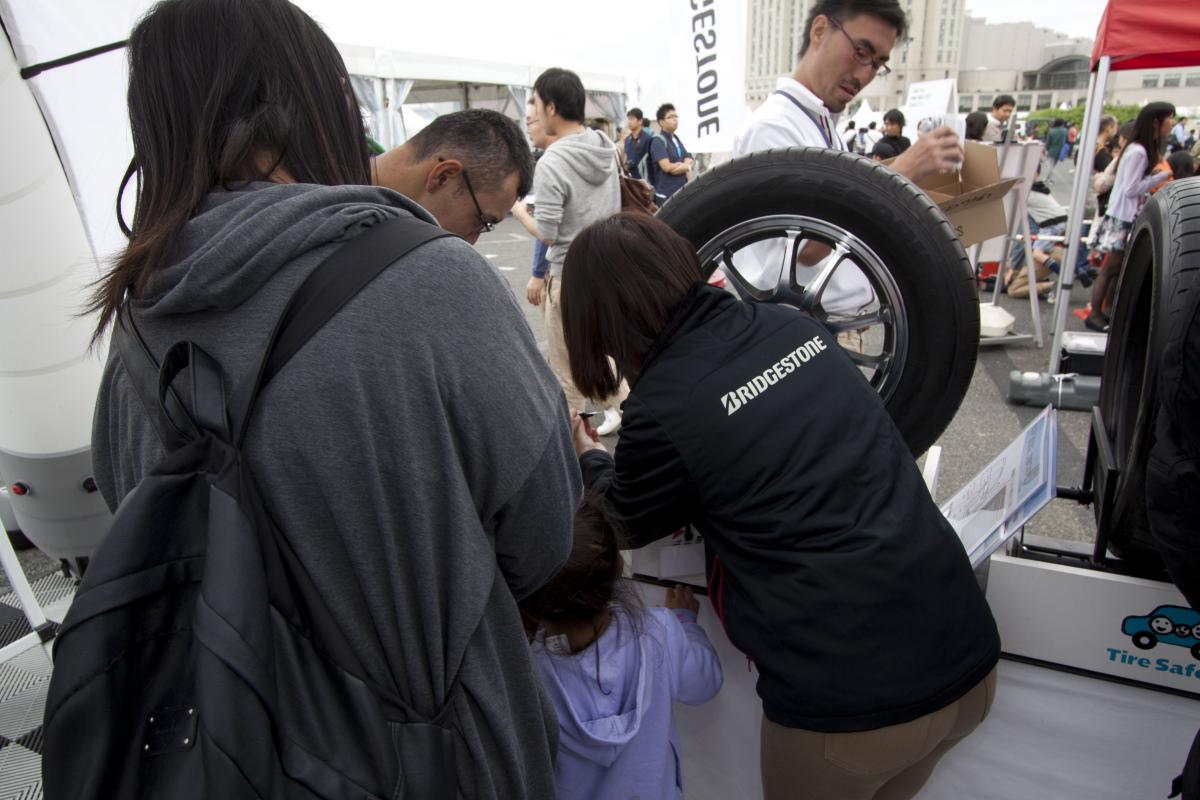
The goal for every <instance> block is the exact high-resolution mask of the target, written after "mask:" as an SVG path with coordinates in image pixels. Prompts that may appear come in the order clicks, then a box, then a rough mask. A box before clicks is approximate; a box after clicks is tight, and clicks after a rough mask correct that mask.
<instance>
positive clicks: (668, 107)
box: [654, 103, 675, 122]
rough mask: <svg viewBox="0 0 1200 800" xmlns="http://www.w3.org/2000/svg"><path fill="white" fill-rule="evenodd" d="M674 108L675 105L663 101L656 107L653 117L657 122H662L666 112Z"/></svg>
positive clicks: (668, 112)
mask: <svg viewBox="0 0 1200 800" xmlns="http://www.w3.org/2000/svg"><path fill="white" fill-rule="evenodd" d="M674 110H675V106H673V105H671V104H670V103H663V104H662V105H661V106H659V107H658V111H656V112H654V118H655V119H656V120H658V121H659V122H662V121H663V120H664V119H666V118H667V114H670V113H671V112H672V111H674Z"/></svg>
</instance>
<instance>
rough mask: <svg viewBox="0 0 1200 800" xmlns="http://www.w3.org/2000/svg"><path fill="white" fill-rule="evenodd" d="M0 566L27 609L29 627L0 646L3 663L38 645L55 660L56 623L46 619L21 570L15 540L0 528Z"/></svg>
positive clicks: (26, 615) (24, 608)
mask: <svg viewBox="0 0 1200 800" xmlns="http://www.w3.org/2000/svg"><path fill="white" fill-rule="evenodd" d="M0 567H2V568H3V569H4V574H5V575H6V576H8V583H9V585H10V586H12V589H13V593H14V594H15V595H16V596H17V600H18V601H19V602H20V603H21V611H23V612H24V614H25V620H26V621H27V622H28V623H29V629H30V630H29V633H27V634H25V635H24V636H22V637H21V638H20V639H17V640H16V641H15V642H12V643H10V644H8V645H6V646H5V647H0V664H3V663H4V662H6V661H8V660H9V659H10V658H14V657H16V656H18V655H20V654H21V653H24V652H25V651H26V650H28V649H29V648H31V647H35V646H37V645H39V644H40V645H41V646H42V649H43V651H44V652H45V653H46V658H50V659H52V658H53V650H52V645H53V640H54V633H55V630H56V629H55V627H54V623H52V622H50V621H49V620H48V619H46V615H45V613H43V612H42V607H41V605H39V604H38V601H37V597H36V596H35V595H34V593H33V589H32V588H31V587H30V586H29V580H28V579H27V578H26V577H25V571H24V570H23V569H21V562H20V561H19V560H17V554H16V551H14V550H13V546H12V542H10V541H9V540H8V534H7V533H5V532H4V531H3V530H0Z"/></svg>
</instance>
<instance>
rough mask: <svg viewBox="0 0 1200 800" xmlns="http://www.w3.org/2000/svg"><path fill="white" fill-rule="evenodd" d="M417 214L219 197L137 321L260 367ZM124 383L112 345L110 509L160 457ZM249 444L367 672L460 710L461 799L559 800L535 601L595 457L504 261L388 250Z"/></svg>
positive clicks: (279, 515)
mask: <svg viewBox="0 0 1200 800" xmlns="http://www.w3.org/2000/svg"><path fill="white" fill-rule="evenodd" d="M407 214H412V215H415V216H418V217H421V218H424V219H427V220H430V221H432V218H431V217H430V216H429V215H428V214H427V213H426V212H425V211H424V210H423V209H421V208H420V207H419V206H417V205H416V204H414V203H411V202H410V201H408V200H406V199H405V198H403V197H401V196H400V195H398V194H396V193H394V192H391V191H389V190H386V189H378V188H371V187H361V186H341V187H318V186H307V185H296V184H293V185H275V184H263V183H258V184H251V185H250V186H248V187H246V188H244V189H239V190H236V191H228V192H214V193H213V194H212V195H210V196H209V198H208V200H207V202H206V204H205V206H204V207H203V208H202V209H201V210H200V212H199V213H198V214H197V215H196V216H195V217H194V218H193V219H192V220H191V221H189V222H188V223H187V225H186V226H185V227H184V229H183V231H182V234H181V235H180V237H179V240H178V242H177V245H176V247H175V249H174V251H173V255H172V258H171V263H170V264H169V265H167V266H165V267H163V268H162V269H160V270H159V271H158V272H156V273H155V275H154V277H153V279H152V281H151V283H150V285H149V287H148V289H147V291H146V293H145V296H144V299H142V300H141V301H139V302H137V303H135V304H134V311H133V313H134V316H135V317H136V319H137V321H138V323H139V325H140V327H141V330H142V332H143V334H144V335H145V337H146V339H147V341H148V343H149V346H150V348H151V350H152V351H154V353H155V355H156V356H157V357H159V358H160V359H161V357H162V355H163V354H164V353H165V352H166V350H167V349H168V347H170V345H171V344H173V343H174V342H176V341H178V340H181V339H190V340H191V341H193V342H195V343H197V344H198V345H200V346H201V347H203V348H204V349H205V350H206V351H208V352H209V353H210V354H212V355H213V356H214V357H215V358H216V359H217V360H218V361H219V362H220V363H221V365H222V367H223V368H224V370H225V372H226V375H227V376H235V375H241V374H244V373H245V372H246V371H247V370H248V369H249V368H250V366H251V365H252V364H256V363H257V360H258V358H260V356H261V351H262V347H263V346H264V344H265V341H266V338H267V337H268V335H269V333H270V331H271V329H272V326H274V324H275V322H276V319H277V318H278V316H279V314H280V312H281V311H282V309H283V306H284V304H285V303H286V301H287V299H288V298H289V296H290V295H291V293H292V292H293V291H294V290H295V289H296V288H297V287H298V286H299V284H300V283H301V281H302V280H303V279H304V278H305V277H306V276H307V275H308V273H309V272H310V271H311V270H312V269H313V268H314V267H316V266H317V265H318V264H319V263H320V262H321V261H322V260H323V259H324V258H326V257H327V256H329V255H330V254H331V253H332V252H333V251H334V249H335V248H336V246H337V243H338V242H343V241H346V240H348V239H351V238H353V237H354V236H357V235H358V234H360V233H361V232H362V231H364V230H366V229H367V228H369V227H370V226H372V225H374V224H376V223H378V222H380V221H383V220H385V219H389V218H391V217H394V216H398V215H407ZM230 379H232V378H230ZM129 380H130V379H129V376H128V374H127V373H126V371H125V369H124V368H123V367H122V365H121V363H120V360H119V358H117V357H116V356H115V355H113V356H110V358H109V361H108V364H107V365H106V367H105V372H104V376H103V382H102V385H101V388H100V394H99V397H98V400H97V406H96V418H95V423H94V431H93V453H94V461H95V465H94V466H95V477H96V481H97V483H98V484H99V485H100V488H101V490H102V491H103V493H104V497H105V499H106V500H107V501H108V504H109V506H110V507H115V506H116V504H117V503H118V502H119V500H120V499H121V498H123V497H124V496H125V495H126V494H127V493H128V492H129V491H130V490H131V489H133V487H134V486H135V485H136V484H137V482H138V480H139V479H140V478H141V477H142V475H144V474H145V473H146V472H147V471H148V470H149V469H151V468H152V467H154V466H155V465H156V463H157V462H158V461H159V460H160V459H161V458H162V456H163V451H162V448H161V446H160V444H159V442H158V439H157V437H156V435H155V432H154V429H153V428H152V427H151V425H150V423H149V421H148V419H147V416H146V414H145V412H144V410H143V408H142V406H141V401H140V400H139V399H138V397H137V395H136V394H135V392H134V389H133V387H132V386H131V385H130V382H129ZM245 452H246V455H247V458H248V461H249V464H250V466H251V469H252V470H253V473H254V475H255V477H256V479H257V480H258V481H259V485H260V487H261V488H262V490H263V495H264V497H265V500H266V503H267V506H268V508H269V510H270V511H271V512H272V514H273V515H274V518H275V520H276V522H278V523H279V525H280V528H281V529H282V531H283V533H284V534H285V535H286V536H287V538H288V540H289V542H290V543H291V545H292V547H293V548H294V549H295V551H296V553H297V555H298V556H299V558H300V560H301V561H302V562H303V564H304V566H305V567H306V568H307V570H308V572H309V574H310V575H311V576H312V579H313V580H314V581H315V583H316V586H317V588H318V590H320V591H321V593H322V595H323V596H324V597H325V599H326V601H327V603H328V605H329V608H330V610H331V611H332V613H333V615H334V617H335V619H337V620H338V621H339V622H340V624H341V625H342V627H343V630H344V632H345V634H346V637H347V639H348V641H349V642H350V645H351V647H352V648H353V649H354V650H355V651H356V654H357V656H358V658H359V660H360V662H361V663H362V664H364V665H365V668H366V669H368V670H369V671H370V672H371V673H372V677H373V678H374V679H375V680H377V681H379V682H381V683H383V684H384V685H394V686H395V687H396V688H397V689H398V691H399V692H400V694H401V695H402V696H403V697H404V699H405V700H407V701H408V702H409V703H411V704H412V705H413V706H414V707H415V708H416V709H417V710H418V711H419V712H420V713H422V714H424V715H426V716H428V717H433V716H434V715H436V714H437V713H438V712H439V711H441V710H442V708H443V706H444V705H445V704H446V703H447V702H449V703H450V704H451V706H452V710H451V713H450V716H449V718H450V719H451V720H452V723H451V725H452V727H453V729H454V731H455V732H456V734H457V736H458V745H459V746H458V764H459V769H458V773H459V774H458V781H459V793H460V795H461V796H463V797H468V798H504V800H509V798H526V797H528V798H551V797H553V795H554V787H553V772H552V770H553V767H552V758H553V753H554V750H555V746H556V729H557V725H556V722H555V717H554V711H553V709H552V708H551V707H550V705H549V704H548V703H547V701H546V697H545V695H544V692H543V691H542V690H541V688H540V686H539V684H538V680H537V677H536V675H535V674H534V666H533V663H532V661H531V658H530V653H529V648H528V646H527V644H526V639H525V635H524V630H523V628H522V625H521V622H520V618H519V615H518V612H517V606H516V600H517V599H519V598H522V597H524V596H525V595H527V594H529V593H530V592H532V591H534V590H535V589H536V588H538V587H539V586H541V585H542V583H544V582H545V581H546V580H547V579H549V578H550V577H551V576H553V575H554V574H555V573H556V572H557V571H558V569H559V568H560V566H561V565H562V563H563V562H564V561H565V559H566V557H567V554H568V552H569V550H570V543H571V540H570V536H571V520H572V517H573V515H574V512H575V508H576V506H577V504H578V499H579V492H580V486H579V467H578V462H577V461H576V458H575V454H574V450H573V448H572V445H571V441H570V431H569V423H568V419H567V409H566V404H565V401H564V398H563V394H562V391H561V389H559V386H558V382H557V381H556V380H555V379H554V376H553V375H552V374H551V373H550V370H549V369H548V367H547V365H546V362H545V359H544V358H542V356H541V355H540V354H539V352H538V349H537V346H536V344H535V343H534V339H533V336H532V334H531V332H530V330H529V328H528V326H527V325H526V324H525V322H524V320H523V318H522V315H521V311H520V310H519V308H518V307H517V305H516V301H515V300H514V298H513V296H512V293H511V291H510V290H509V289H508V287H507V286H506V284H505V283H504V281H503V279H502V278H501V277H500V276H499V274H498V273H496V272H495V270H494V269H493V268H492V267H491V266H490V265H489V264H488V263H487V262H486V261H485V260H484V259H483V258H482V257H480V256H479V255H478V254H477V253H475V251H474V250H472V248H471V247H470V246H469V245H467V244H466V243H465V242H463V241H462V240H460V239H457V238H450V239H439V240H437V241H434V242H432V243H429V244H426V245H425V246H423V247H421V248H419V249H418V250H416V251H414V252H413V253H411V254H410V255H408V256H406V257H404V258H403V259H401V260H399V261H398V262H397V263H395V264H393V265H392V266H391V267H389V268H388V269H387V270H385V271H384V272H383V273H382V274H381V275H380V276H379V277H377V278H376V279H375V280H374V281H373V282H372V283H371V284H370V285H369V286H367V287H366V288H365V289H364V290H363V291H362V292H361V293H360V294H359V295H358V296H357V297H355V298H354V299H353V300H351V301H350V302H349V303H348V304H347V305H346V306H345V307H344V308H343V309H342V310H341V311H340V312H339V313H338V314H337V316H336V317H334V318H333V319H332V320H331V321H330V322H329V323H327V324H326V325H325V326H324V328H322V329H321V330H320V331H318V332H317V333H316V335H315V336H313V338H312V339H311V340H310V341H309V342H308V343H307V344H306V345H305V346H304V347H303V348H302V349H301V350H300V351H299V352H298V353H297V354H296V356H295V357H294V358H293V359H292V360H291V361H290V362H289V363H288V364H287V365H286V366H285V367H284V368H283V370H282V371H281V372H280V373H279V374H278V375H277V376H276V377H275V379H274V380H273V381H272V382H271V383H270V384H269V385H268V386H267V387H266V389H265V391H264V393H263V394H262V396H261V397H260V399H259V403H258V407H257V410H256V412H255V417H254V421H253V422H252V424H251V426H250V429H249V433H248V437H247V441H246V445H245ZM456 675H457V676H460V680H461V689H462V690H461V691H459V692H455V693H454V694H453V696H452V697H449V698H448V695H449V693H450V687H451V685H452V683H453V681H454V678H455V676H456Z"/></svg>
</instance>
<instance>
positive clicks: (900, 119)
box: [883, 108, 904, 128]
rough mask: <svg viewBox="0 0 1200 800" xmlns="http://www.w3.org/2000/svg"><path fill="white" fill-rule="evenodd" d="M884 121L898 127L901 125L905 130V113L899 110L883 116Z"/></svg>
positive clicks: (895, 109) (893, 110) (894, 109)
mask: <svg viewBox="0 0 1200 800" xmlns="http://www.w3.org/2000/svg"><path fill="white" fill-rule="evenodd" d="M883 121H884V122H891V123H894V124H896V125H899V126H900V127H901V128H903V127H904V112H903V111H901V110H900V109H898V108H893V109H892V110H891V111H889V112H887V113H886V114H884V115H883Z"/></svg>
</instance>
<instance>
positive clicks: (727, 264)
mask: <svg viewBox="0 0 1200 800" xmlns="http://www.w3.org/2000/svg"><path fill="white" fill-rule="evenodd" d="M721 268H722V269H723V270H725V277H727V278H729V280H730V281H731V282H732V283H733V285H734V287H735V288H736V289H737V290H738V294H740V295H741V296H742V297H743V298H745V297H753V298H754V299H755V300H761V301H763V302H768V301H770V299H771V297H772V296H773V295H774V294H775V290H774V289H759V288H758V287H756V286H754V285H753V284H752V283H750V281H748V280H746V278H745V277H744V276H743V275H742V273H741V272H739V271H738V268H737V266H736V265H735V264H734V263H733V253H731V252H730V251H729V250H726V251H725V252H723V253H722V254H721Z"/></svg>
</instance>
